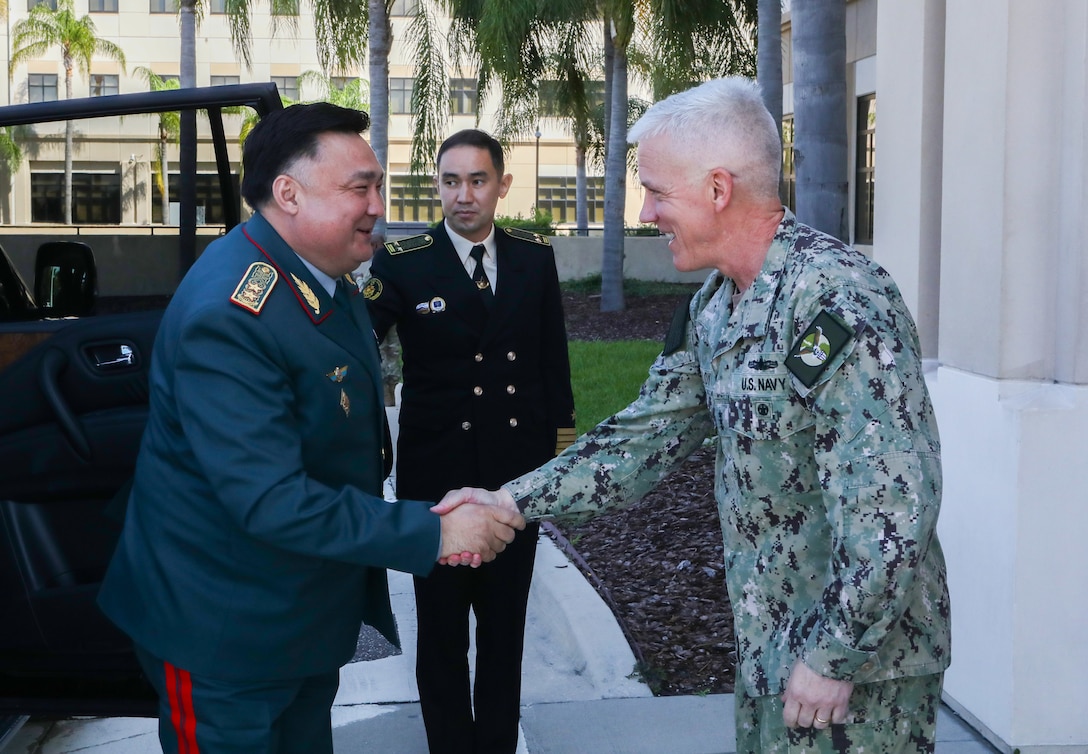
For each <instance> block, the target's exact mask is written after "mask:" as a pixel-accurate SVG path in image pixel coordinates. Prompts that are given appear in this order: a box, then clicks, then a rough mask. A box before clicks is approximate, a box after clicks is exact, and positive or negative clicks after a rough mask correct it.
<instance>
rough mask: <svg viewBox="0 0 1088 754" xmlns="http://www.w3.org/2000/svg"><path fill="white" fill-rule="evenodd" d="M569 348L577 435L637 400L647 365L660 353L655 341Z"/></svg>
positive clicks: (576, 342)
mask: <svg viewBox="0 0 1088 754" xmlns="http://www.w3.org/2000/svg"><path fill="white" fill-rule="evenodd" d="M568 347H569V351H570V381H571V387H572V388H573V389H574V407H575V410H576V412H577V417H576V421H575V428H576V430H577V432H578V434H579V435H580V434H582V433H583V432H585V431H586V430H588V429H590V428H592V427H594V426H595V425H596V424H598V423H599V422H600V421H601V420H602V419H605V418H607V417H609V416H611V415H612V414H614V413H616V412H617V411H619V410H620V409H621V408H623V407H624V406H626V405H627V404H628V403H630V402H631V401H633V400H634V399H635V398H637V397H638V389H639V388H640V387H641V386H642V383H643V382H645V381H646V373H647V370H648V369H649V368H650V364H652V363H653V361H654V359H656V358H657V355H658V354H659V353H661V344H660V343H658V342H657V341H654V340H616V341H592V342H590V341H584V340H572V341H570V342H569V343H568Z"/></svg>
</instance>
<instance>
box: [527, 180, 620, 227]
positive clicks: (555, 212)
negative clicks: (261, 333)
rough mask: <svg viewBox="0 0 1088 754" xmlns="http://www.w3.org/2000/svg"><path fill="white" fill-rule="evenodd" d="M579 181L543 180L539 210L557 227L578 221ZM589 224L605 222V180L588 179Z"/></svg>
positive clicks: (587, 210)
mask: <svg viewBox="0 0 1088 754" xmlns="http://www.w3.org/2000/svg"><path fill="white" fill-rule="evenodd" d="M576 180H577V179H576V178H575V177H574V176H573V175H572V176H559V177H555V176H543V175H542V176H540V178H539V179H538V185H539V186H540V196H538V197H537V200H536V207H537V209H539V210H542V211H544V212H547V213H549V214H550V215H551V216H552V220H553V221H554V222H557V223H571V224H573V223H576V222H577V221H578V201H577V186H576ZM586 221H587V222H591V223H601V222H604V178H601V177H599V176H586Z"/></svg>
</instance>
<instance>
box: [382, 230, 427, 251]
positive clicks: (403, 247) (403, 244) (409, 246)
mask: <svg viewBox="0 0 1088 754" xmlns="http://www.w3.org/2000/svg"><path fill="white" fill-rule="evenodd" d="M433 243H434V239H433V238H431V237H430V235H428V234H427V233H423V234H420V235H418V236H408V238H402V239H400V240H398V241H387V242H386V244H385V250H386V251H388V252H389V254H390V256H396V255H397V254H407V253H408V252H409V251H418V250H420V249H426V248H427V247H428V246H430V245H431V244H433Z"/></svg>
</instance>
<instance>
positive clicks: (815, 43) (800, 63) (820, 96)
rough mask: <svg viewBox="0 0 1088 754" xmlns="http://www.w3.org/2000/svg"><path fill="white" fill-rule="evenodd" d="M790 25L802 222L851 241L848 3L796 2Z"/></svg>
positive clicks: (824, 0)
mask: <svg viewBox="0 0 1088 754" xmlns="http://www.w3.org/2000/svg"><path fill="white" fill-rule="evenodd" d="M791 21H792V29H793V103H794V111H793V118H794V146H793V157H794V164H795V166H796V170H797V219H798V220H800V221H801V222H803V223H806V224H807V225H811V226H812V227H814V228H817V229H818V230H822V231H824V232H825V233H830V234H831V235H833V236H835V237H836V238H838V239H840V240H842V241H849V232H848V228H847V218H848V212H847V207H848V205H847V197H848V191H847V189H848V185H849V184H848V182H847V158H848V154H847V149H846V0H794V2H793V5H792V15H791Z"/></svg>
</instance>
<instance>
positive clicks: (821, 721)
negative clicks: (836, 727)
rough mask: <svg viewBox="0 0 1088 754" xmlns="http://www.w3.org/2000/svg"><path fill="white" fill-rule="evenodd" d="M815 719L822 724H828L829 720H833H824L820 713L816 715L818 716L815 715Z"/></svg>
mask: <svg viewBox="0 0 1088 754" xmlns="http://www.w3.org/2000/svg"><path fill="white" fill-rule="evenodd" d="M813 719H814V720H815V721H816V722H818V723H819V724H820V725H827V724H828V723H829V722H831V721H830V720H824V719H823V718H822V717H820V716H819V715H816V716H815V717H814V718H813Z"/></svg>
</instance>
